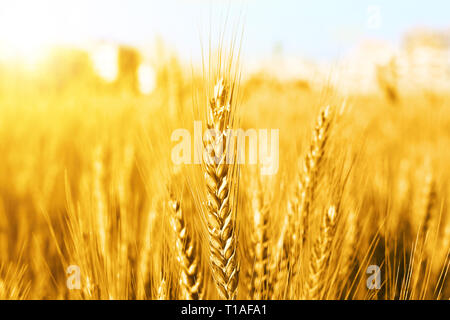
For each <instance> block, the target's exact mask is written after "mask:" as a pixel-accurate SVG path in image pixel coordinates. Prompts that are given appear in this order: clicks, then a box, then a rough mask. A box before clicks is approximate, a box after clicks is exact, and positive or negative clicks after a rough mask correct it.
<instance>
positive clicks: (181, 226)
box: [170, 198, 203, 300]
mask: <svg viewBox="0 0 450 320" xmlns="http://www.w3.org/2000/svg"><path fill="white" fill-rule="evenodd" d="M170 207H171V209H172V219H171V220H172V228H173V231H174V232H175V238H176V241H175V243H176V255H177V260H178V263H179V266H180V269H181V279H180V281H181V287H182V294H183V298H184V299H186V300H200V299H202V298H203V296H202V289H203V277H202V274H201V272H200V267H199V261H198V260H199V259H198V252H197V249H196V247H195V244H194V241H193V240H192V238H191V237H190V236H189V233H188V230H187V228H186V223H185V219H184V215H183V210H182V209H181V206H180V202H179V201H178V200H173V198H172V199H171V200H170Z"/></svg>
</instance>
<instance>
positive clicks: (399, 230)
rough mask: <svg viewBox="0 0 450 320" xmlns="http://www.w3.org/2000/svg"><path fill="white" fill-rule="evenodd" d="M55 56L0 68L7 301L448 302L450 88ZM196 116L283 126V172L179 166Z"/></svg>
mask: <svg viewBox="0 0 450 320" xmlns="http://www.w3.org/2000/svg"><path fill="white" fill-rule="evenodd" d="M48 61H49V63H47V64H45V65H42V66H41V67H40V68H41V69H39V70H37V71H36V70H35V71H26V70H23V69H21V67H20V65H6V64H3V65H0V148H1V157H0V298H1V299H214V298H216V299H217V298H224V299H233V298H238V299H449V298H450V286H449V276H448V269H449V250H450V216H449V214H448V210H449V207H448V206H449V205H450V203H449V200H448V199H450V185H449V181H450V170H449V163H450V150H449V148H448V146H450V99H449V98H450V93H449V92H447V93H442V92H441V93H434V92H429V91H425V90H417V91H413V92H401V91H399V90H397V91H396V88H395V87H392V85H389V86H388V85H386V86H383V85H380V87H381V89H382V90H383V91H382V92H381V93H380V94H370V95H364V94H345V95H344V94H342V93H341V92H339V91H338V90H336V89H335V88H333V87H332V86H329V85H323V86H319V87H317V86H313V85H308V84H307V83H305V82H301V83H300V82H295V81H288V80H285V81H281V80H277V79H275V78H272V77H270V76H268V75H264V74H257V75H253V76H252V77H250V78H245V80H241V81H240V83H239V81H237V80H238V79H237V78H235V77H234V76H233V72H232V71H233V70H226V68H225V70H222V73H221V72H220V71H219V73H218V74H214V76H212V77H211V79H205V78H204V76H201V75H197V74H196V73H194V75H193V76H191V74H190V73H189V72H186V71H185V70H184V69H183V68H182V67H181V66H180V64H179V63H178V61H177V60H176V59H175V58H174V59H168V60H167V59H166V62H165V63H163V64H160V65H159V66H158V68H157V69H156V74H157V77H156V87H155V89H154V91H153V92H152V93H151V94H150V95H141V94H140V93H139V92H138V90H136V79H135V78H134V77H135V74H134V73H133V69H134V68H135V67H136V63H135V62H133V61H131V62H130V63H128V64H127V63H123V64H122V66H121V68H122V69H121V71H120V72H121V74H120V75H119V78H118V80H117V81H116V82H114V83H110V84H105V83H104V82H103V81H102V80H101V79H99V78H98V77H97V76H95V74H94V72H93V71H92V66H91V65H90V63H89V59H87V57H86V56H85V54H84V53H82V52H77V51H70V50H66V51H62V52H61V51H58V52H56V53H55V54H54V55H53V56H52V58H51V59H49V60H48ZM225 65H226V64H225ZM220 80H222V81H220ZM214 88H215V89H214ZM238 89H239V90H238ZM392 92H395V98H392V97H393V95H392ZM384 93H387V94H386V95H384ZM327 106H329V107H328V108H326V107H327ZM228 107H229V108H228ZM195 120H199V121H202V123H203V125H204V128H216V129H218V130H219V132H220V136H216V137H209V138H208V139H205V141H204V146H205V147H208V146H209V147H210V148H212V149H213V150H216V149H215V148H216V147H217V145H218V144H219V143H221V141H223V140H225V141H226V140H227V139H228V136H227V135H226V134H225V132H226V131H225V130H226V129H227V128H231V127H233V128H235V127H238V126H239V127H240V128H243V129H244V130H246V129H249V128H255V129H265V128H267V129H279V170H278V173H277V174H275V175H268V176H264V175H261V174H260V170H259V167H258V165H249V164H242V165H240V166H238V165H236V164H227V163H226V162H225V160H224V159H221V160H219V162H214V161H211V162H208V163H206V164H202V165H199V164H184V165H175V164H174V163H173V161H172V150H173V148H174V146H175V145H176V142H174V141H172V140H171V134H172V132H173V131H174V130H176V129H178V128H186V129H188V130H189V131H191V132H192V130H193V123H194V121H195ZM221 139H222V140H221ZM192 148H193V143H192ZM215 155H216V156H219V157H222V158H224V155H221V154H220V153H217V154H215ZM247 156H248V154H247ZM192 157H194V155H193V154H192ZM371 266H372V267H371ZM373 266H378V267H379V268H380V270H381V274H380V280H381V283H380V287H379V288H372V287H370V284H371V282H370V281H369V283H368V279H369V277H370V276H371V275H373V272H372V271H371V270H374V269H373ZM78 276H79V278H78Z"/></svg>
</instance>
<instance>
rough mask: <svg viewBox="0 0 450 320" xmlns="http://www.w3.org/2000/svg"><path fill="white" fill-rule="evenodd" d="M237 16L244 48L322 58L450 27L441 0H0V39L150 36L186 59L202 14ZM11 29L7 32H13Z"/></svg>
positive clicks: (132, 39) (202, 29)
mask: <svg viewBox="0 0 450 320" xmlns="http://www.w3.org/2000/svg"><path fill="white" fill-rule="evenodd" d="M228 8H230V9H229V17H230V18H229V25H231V24H232V23H233V22H236V21H237V18H238V16H239V15H240V14H243V16H244V19H243V21H244V25H245V28H244V30H245V31H244V34H245V38H244V53H245V55H246V56H248V57H264V56H267V55H270V54H271V53H272V52H273V50H274V48H275V47H277V48H282V52H283V53H285V54H289V55H301V56H305V57H310V58H319V59H322V58H324V59H328V58H333V57H336V56H339V55H340V54H342V53H344V52H345V50H346V49H348V48H349V47H351V46H353V45H354V44H355V43H357V42H358V41H360V40H361V39H363V38H378V39H385V40H388V41H391V42H393V43H395V42H397V41H399V40H400V39H401V36H402V34H404V32H405V31H407V30H409V29H410V28H412V27H414V26H426V27H432V28H439V29H443V28H447V29H448V28H450V1H447V0H428V1H424V0H409V1H406V0H395V1H388V0H339V1H338V0H315V1H311V0H308V1H302V0H300V1H298V0H297V1H294V0H281V1H267V0H217V1H207V0H165V1H153V0H126V1H125V0H91V1H88V0H0V41H1V40H2V38H3V39H5V38H8V37H9V38H11V37H14V38H15V39H18V40H16V42H18V43H20V42H23V43H25V42H26V41H27V40H28V41H29V42H33V41H34V42H65V43H80V42H83V41H86V40H96V39H106V40H113V41H119V42H125V43H129V44H135V45H143V44H151V43H152V41H153V40H154V39H155V37H156V36H157V35H159V36H160V37H161V38H162V39H163V40H164V41H165V42H167V43H168V44H170V45H171V46H172V47H174V48H176V50H177V51H178V52H179V54H180V55H184V56H186V57H187V58H189V56H192V55H196V54H197V53H198V52H199V51H200V41H199V36H200V35H202V36H203V37H206V36H208V33H209V31H208V26H209V23H210V21H213V22H212V24H213V25H215V24H216V23H217V22H223V21H224V16H225V15H226V12H227V10H228ZM15 33H16V34H17V35H14V34H15Z"/></svg>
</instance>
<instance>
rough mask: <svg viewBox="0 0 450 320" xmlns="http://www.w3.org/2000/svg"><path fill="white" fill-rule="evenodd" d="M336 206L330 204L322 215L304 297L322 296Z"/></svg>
mask: <svg viewBox="0 0 450 320" xmlns="http://www.w3.org/2000/svg"><path fill="white" fill-rule="evenodd" d="M336 220H337V214H336V207H334V206H331V207H330V208H329V209H328V211H327V212H326V214H325V215H324V217H323V220H322V225H321V228H320V233H319V237H318V238H317V239H316V242H315V243H314V247H313V251H312V257H311V260H310V265H309V275H308V281H307V283H306V292H305V294H306V298H307V299H310V300H317V299H321V298H322V293H323V289H324V284H325V279H324V276H325V271H326V268H327V266H328V262H329V260H330V256H331V245H332V241H333V237H334V233H335V230H336Z"/></svg>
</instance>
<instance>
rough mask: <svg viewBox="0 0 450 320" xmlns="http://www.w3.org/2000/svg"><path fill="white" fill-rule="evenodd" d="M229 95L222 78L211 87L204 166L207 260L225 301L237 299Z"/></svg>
mask: <svg viewBox="0 0 450 320" xmlns="http://www.w3.org/2000/svg"><path fill="white" fill-rule="evenodd" d="M232 95H233V92H232V90H231V91H230V87H229V86H228V84H227V83H226V82H225V81H223V80H220V81H219V82H218V83H217V84H216V86H215V87H214V96H213V98H212V99H211V101H210V103H209V106H208V117H207V127H208V130H214V134H210V135H208V137H207V138H206V142H205V149H206V151H207V154H206V158H207V159H206V161H205V166H204V171H205V172H204V176H205V182H206V188H207V214H206V222H207V227H208V233H209V249H210V263H211V268H212V274H213V278H214V280H215V284H216V287H217V290H218V292H219V295H220V297H221V298H222V299H227V300H229V299H235V298H236V294H237V285H238V273H239V272H238V261H237V255H236V246H237V243H236V221H235V217H234V209H235V208H234V207H233V204H232V203H231V201H232V192H233V182H234V181H233V178H234V177H233V174H234V172H233V170H232V168H233V167H232V166H230V165H229V164H228V163H227V154H228V152H227V151H229V150H228V139H227V138H228V132H229V131H228V130H229V129H230V123H231V118H230V116H231V115H230V108H231V100H232Z"/></svg>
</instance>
